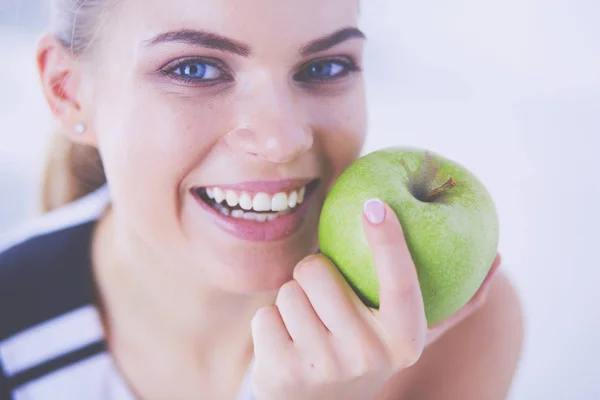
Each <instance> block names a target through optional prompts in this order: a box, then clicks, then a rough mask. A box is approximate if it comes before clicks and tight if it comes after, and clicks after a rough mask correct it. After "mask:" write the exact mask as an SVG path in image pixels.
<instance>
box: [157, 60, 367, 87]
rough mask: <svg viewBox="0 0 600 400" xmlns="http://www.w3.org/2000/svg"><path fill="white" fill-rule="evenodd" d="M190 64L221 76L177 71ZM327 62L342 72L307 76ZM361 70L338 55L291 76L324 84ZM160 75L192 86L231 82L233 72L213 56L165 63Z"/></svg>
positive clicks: (312, 82) (296, 79)
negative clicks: (214, 77) (199, 76)
mask: <svg viewBox="0 0 600 400" xmlns="http://www.w3.org/2000/svg"><path fill="white" fill-rule="evenodd" d="M192 64H197V65H205V66H210V67H213V68H216V69H218V70H219V73H220V74H222V76H221V77H219V78H216V79H201V78H188V77H185V76H184V75H182V74H180V73H177V72H175V71H177V70H178V69H181V68H183V67H185V66H189V65H192ZM327 64H338V65H341V66H342V69H343V70H342V72H341V73H339V74H337V75H335V76H332V77H329V78H328V77H325V78H316V77H309V76H307V75H308V74H309V73H310V72H309V71H308V69H309V68H311V67H313V66H318V65H321V66H322V65H327ZM358 71H361V68H360V66H359V65H358V64H357V62H356V61H355V60H354V58H353V57H350V56H338V57H327V58H321V59H317V60H312V61H310V62H308V63H305V64H303V65H302V66H301V67H300V70H299V71H298V72H296V73H295V74H294V76H293V78H294V80H295V81H297V82H300V83H304V84H324V83H334V82H336V81H338V80H339V79H341V78H344V77H346V76H348V75H351V74H352V73H355V72H358ZM159 72H160V73H161V74H162V75H164V76H167V77H168V78H170V79H174V80H176V81H179V82H182V83H184V84H188V85H193V86H210V85H215V84H219V83H223V82H231V81H232V80H233V75H234V74H233V72H232V71H231V70H230V69H229V67H227V65H226V64H225V63H223V62H222V61H220V60H218V59H213V58H198V57H194V58H186V59H178V60H176V61H174V62H171V63H169V64H167V65H166V66H164V67H162V68H161V69H160V71H159Z"/></svg>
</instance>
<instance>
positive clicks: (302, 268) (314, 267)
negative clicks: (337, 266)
mask: <svg viewBox="0 0 600 400" xmlns="http://www.w3.org/2000/svg"><path fill="white" fill-rule="evenodd" d="M328 268H329V266H328V265H327V262H326V260H325V259H324V258H323V256H321V255H319V254H313V255H310V256H308V257H305V258H304V259H303V260H302V261H300V262H299V263H298V265H296V268H294V273H293V276H294V279H296V280H298V281H301V282H302V281H306V280H307V279H311V278H312V277H315V276H318V275H320V274H323V273H326V271H327V270H328Z"/></svg>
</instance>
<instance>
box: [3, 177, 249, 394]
mask: <svg viewBox="0 0 600 400" xmlns="http://www.w3.org/2000/svg"><path fill="white" fill-rule="evenodd" d="M108 204H109V193H108V189H107V188H106V187H103V188H102V189H99V190H98V191H96V192H94V193H92V194H90V195H88V196H86V197H84V198H83V199H81V200H78V201H76V202H74V203H71V204H69V205H67V206H64V207H62V208H60V209H58V210H55V211H53V212H51V213H48V214H46V215H44V216H43V217H41V218H39V219H37V220H35V221H34V223H33V224H32V225H30V226H26V227H25V228H24V229H21V230H20V231H18V232H17V233H16V234H15V235H13V238H11V239H10V240H6V241H4V242H0V400H135V397H134V395H133V394H132V392H131V391H130V389H129V388H128V387H127V385H126V384H125V381H124V379H123V377H122V376H121V375H120V373H119V371H118V369H117V368H116V365H115V363H114V360H113V359H112V357H111V355H110V353H109V352H108V351H107V348H106V343H105V338H104V331H103V328H102V324H101V320H100V314H99V310H98V308H97V306H96V304H97V303H96V299H95V296H94V286H93V281H92V269H91V252H90V246H91V236H92V231H93V228H94V224H95V221H96V220H97V219H98V218H99V216H100V215H101V214H102V212H103V211H104V209H105V208H106V206H107V205H108ZM249 378H250V376H249V374H247V376H246V377H245V379H244V382H243V384H242V388H241V390H240V393H239V396H238V400H251V399H252V396H251V394H250V379H249Z"/></svg>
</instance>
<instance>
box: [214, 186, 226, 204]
mask: <svg viewBox="0 0 600 400" xmlns="http://www.w3.org/2000/svg"><path fill="white" fill-rule="evenodd" d="M213 196H214V198H215V201H216V202H217V203H220V202H222V201H223V200H225V192H223V190H222V189H221V188H218V187H216V188H214V189H213Z"/></svg>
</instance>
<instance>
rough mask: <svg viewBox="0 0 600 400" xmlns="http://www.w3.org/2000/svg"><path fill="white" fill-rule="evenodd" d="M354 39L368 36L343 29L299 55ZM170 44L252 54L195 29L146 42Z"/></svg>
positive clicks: (316, 42)
mask: <svg viewBox="0 0 600 400" xmlns="http://www.w3.org/2000/svg"><path fill="white" fill-rule="evenodd" d="M353 38H361V39H365V38H366V36H365V34H364V33H363V32H362V31H360V30H359V29H358V28H355V27H348V28H343V29H340V30H338V31H336V32H334V33H332V34H330V35H327V36H325V37H322V38H320V39H316V40H313V41H312V42H310V43H308V44H307V45H305V46H303V47H302V48H301V49H300V50H299V53H300V54H301V55H302V56H308V55H311V54H315V53H320V52H322V51H325V50H328V49H331V48H332V47H335V46H337V45H338V44H340V43H342V42H345V41H347V40H350V39H353ZM169 42H177V43H185V44H189V45H192V46H202V47H207V48H210V49H215V50H221V51H225V52H228V53H233V54H236V55H239V56H242V57H248V56H250V54H252V50H251V48H250V46H248V45H245V44H243V43H240V42H237V41H235V40H233V39H229V38H227V37H225V36H221V35H219V34H216V33H212V32H207V31H202V30H194V29H183V30H178V31H171V32H165V33H161V34H159V35H157V36H155V37H153V38H152V39H149V40H146V41H144V43H146V45H148V46H152V45H156V44H159V43H169Z"/></svg>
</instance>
